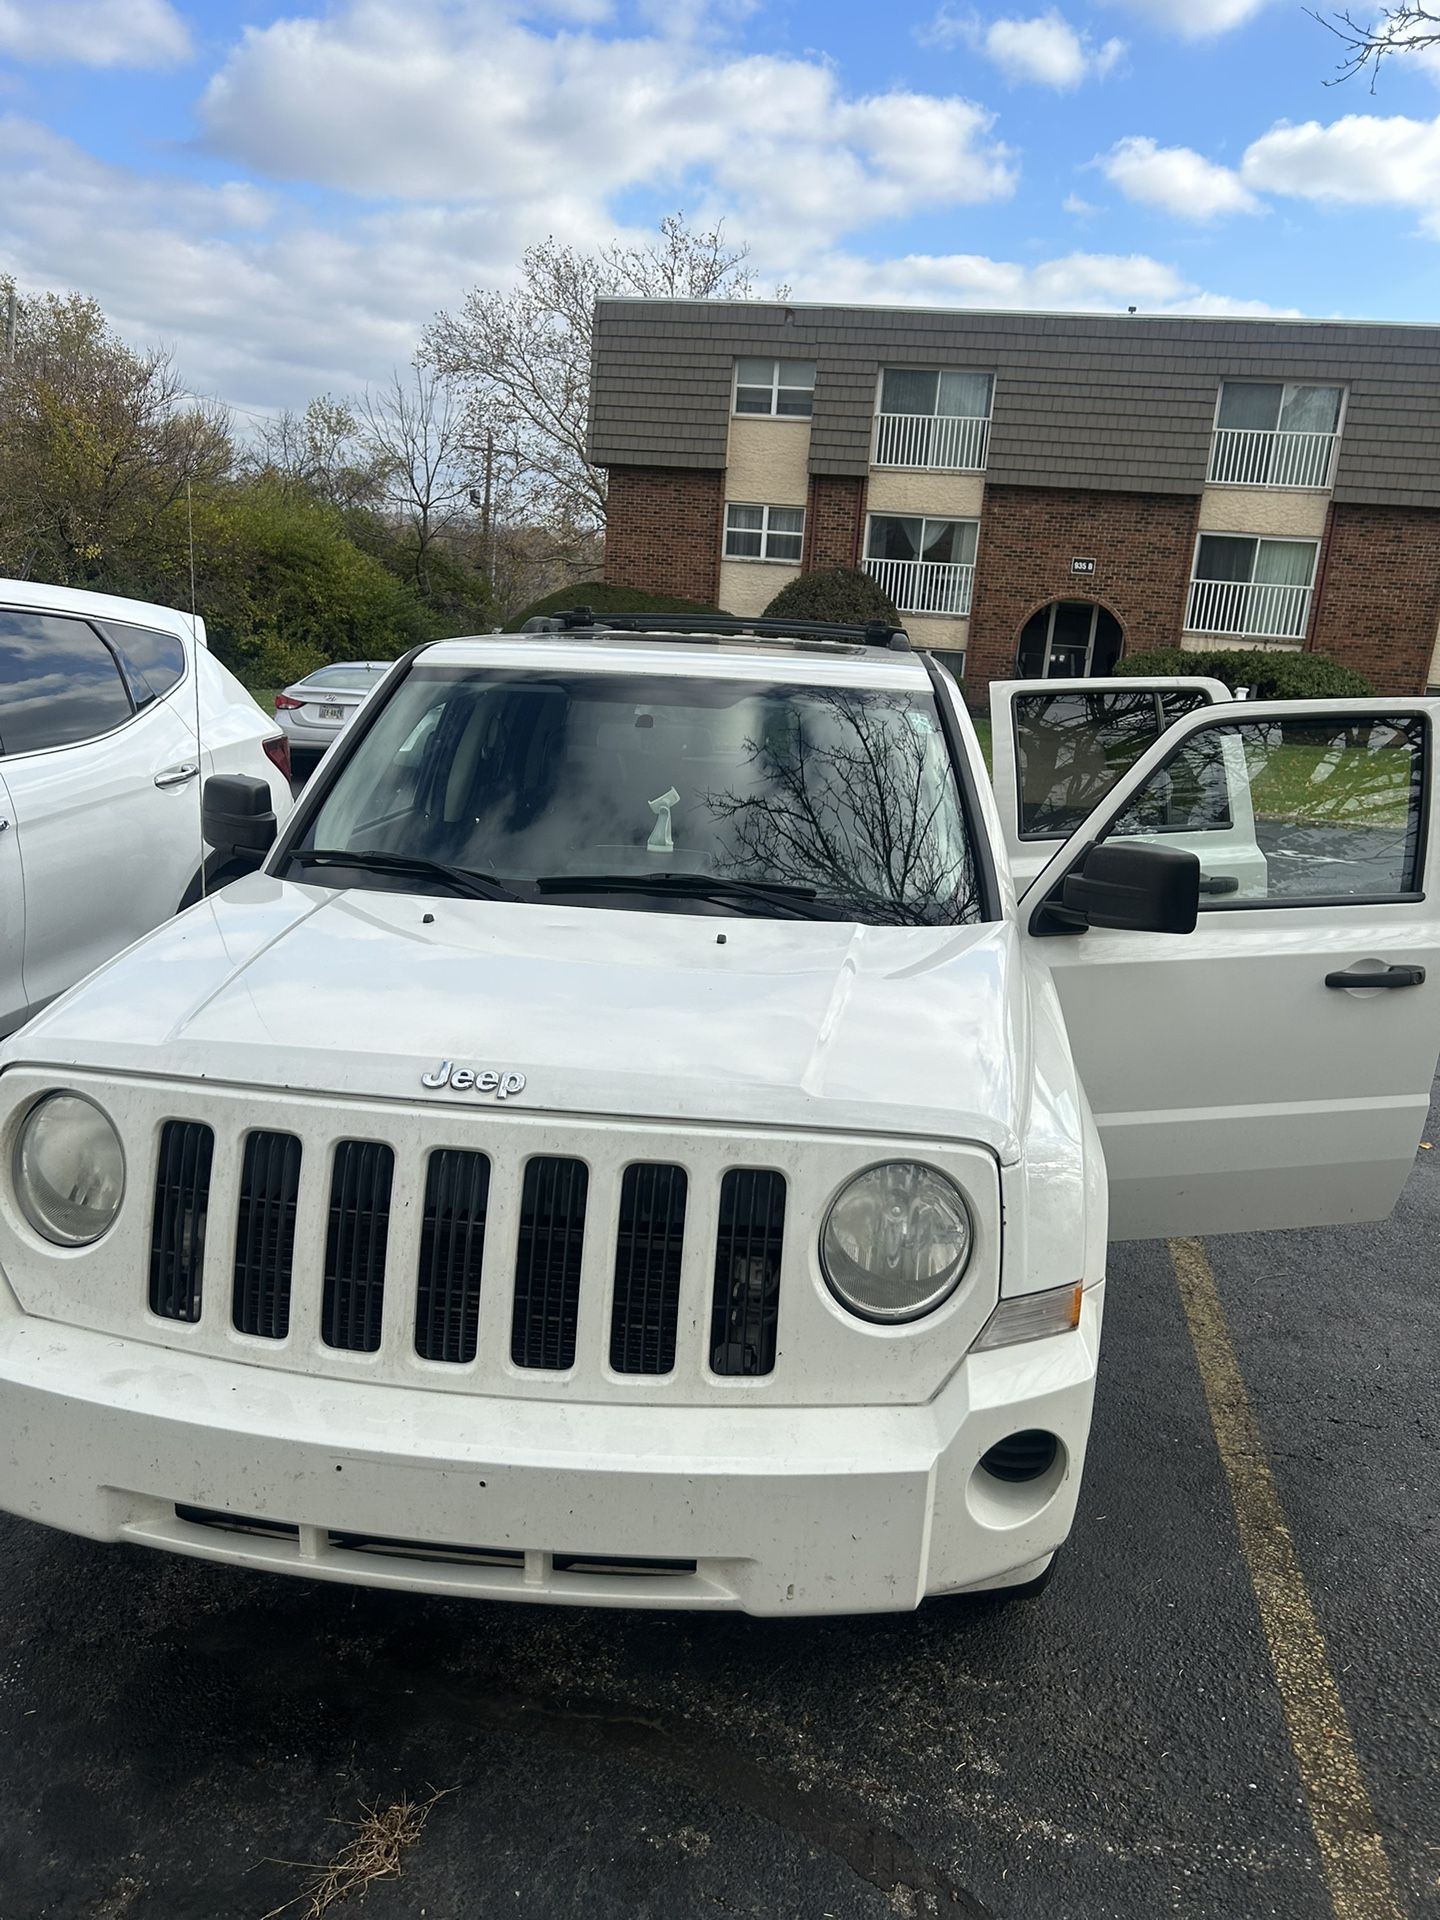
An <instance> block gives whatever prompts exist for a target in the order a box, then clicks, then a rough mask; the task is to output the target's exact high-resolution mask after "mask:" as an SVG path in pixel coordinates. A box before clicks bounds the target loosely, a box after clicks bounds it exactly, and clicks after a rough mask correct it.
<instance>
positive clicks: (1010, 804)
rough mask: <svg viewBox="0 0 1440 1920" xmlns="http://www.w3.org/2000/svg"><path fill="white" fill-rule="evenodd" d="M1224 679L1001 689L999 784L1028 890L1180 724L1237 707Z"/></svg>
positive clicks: (995, 738)
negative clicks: (1217, 708)
mask: <svg viewBox="0 0 1440 1920" xmlns="http://www.w3.org/2000/svg"><path fill="white" fill-rule="evenodd" d="M1229 698H1230V690H1229V688H1228V687H1226V686H1225V684H1224V682H1223V681H1220V680H1207V679H1202V678H1201V677H1200V676H1199V675H1196V676H1194V677H1193V678H1190V679H1173V680H1140V679H1133V680H1132V679H1114V680H995V681H992V682H991V685H990V756H991V781H992V784H993V786H994V788H995V801H996V804H997V805H998V807H999V809H1000V819H1001V823H1002V825H1003V827H1004V831H1005V847H1006V851H1007V852H1008V853H1009V855H1010V871H1011V873H1013V874H1014V876H1015V885H1016V886H1017V887H1018V888H1020V889H1022V890H1023V889H1024V888H1025V887H1026V886H1027V885H1028V884H1029V882H1030V881H1031V880H1033V879H1034V878H1035V875H1036V874H1037V873H1039V871H1040V869H1041V868H1042V867H1043V866H1045V865H1046V864H1047V862H1048V861H1049V859H1050V857H1051V855H1052V854H1053V853H1054V852H1055V851H1056V849H1057V848H1058V847H1060V846H1061V845H1062V843H1063V842H1064V841H1065V840H1066V839H1067V838H1068V837H1069V835H1070V834H1072V833H1073V832H1074V831H1075V829H1076V827H1078V826H1079V825H1080V822H1081V821H1082V820H1083V819H1084V818H1085V816H1086V815H1087V814H1088V813H1089V812H1090V811H1091V809H1092V808H1094V807H1097V806H1099V804H1100V802H1101V801H1102V800H1103V799H1104V798H1105V796H1106V794H1107V793H1109V791H1110V790H1111V788H1112V787H1113V786H1114V784H1115V782H1116V781H1117V780H1118V779H1119V778H1120V776H1121V774H1123V773H1126V772H1128V771H1129V769H1130V768H1131V767H1133V766H1134V764H1135V762H1136V761H1137V760H1138V759H1139V758H1140V755H1141V754H1142V753H1144V751H1145V749H1146V748H1147V747H1149V746H1151V745H1153V743H1154V742H1155V741H1156V740H1157V739H1158V738H1159V736H1160V735H1161V734H1162V733H1163V732H1164V730H1165V729H1166V727H1168V726H1169V725H1170V724H1171V722H1172V721H1175V720H1178V719H1179V718H1180V716H1181V715H1182V714H1186V713H1190V712H1191V711H1193V709H1194V708H1196V707H1201V706H1206V705H1208V704H1211V703H1213V702H1216V701H1228V700H1229Z"/></svg>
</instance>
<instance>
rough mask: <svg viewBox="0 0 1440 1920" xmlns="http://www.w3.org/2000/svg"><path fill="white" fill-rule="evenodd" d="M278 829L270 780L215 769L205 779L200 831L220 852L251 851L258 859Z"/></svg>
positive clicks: (273, 842) (273, 839)
mask: <svg viewBox="0 0 1440 1920" xmlns="http://www.w3.org/2000/svg"><path fill="white" fill-rule="evenodd" d="M278 830H279V829H278V827H277V825H276V821H275V803H274V801H273V800H272V798H271V795H270V787H269V784H268V782H266V781H264V780H258V779H256V778H254V776H253V775H251V774H247V773H215V774H212V775H211V776H210V778H209V779H208V780H207V781H206V782H205V792H204V795H203V797H202V799H201V803H200V831H201V832H202V833H203V835H204V836H205V843H206V845H207V846H211V847H214V849H215V851H216V852H217V853H239V854H251V855H253V857H254V858H255V860H256V862H257V863H258V862H259V861H260V860H261V859H262V858H263V857H264V855H265V854H267V853H268V852H269V850H270V848H271V847H272V846H273V845H274V844H275V835H276V833H277V832H278Z"/></svg>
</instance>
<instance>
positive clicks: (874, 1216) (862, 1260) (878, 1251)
mask: <svg viewBox="0 0 1440 1920" xmlns="http://www.w3.org/2000/svg"><path fill="white" fill-rule="evenodd" d="M970 1245H971V1233H970V1213H969V1209H968V1208H967V1207H966V1205H965V1202H964V1201H963V1200H962V1199H961V1197H960V1194H959V1192H958V1191H957V1189H956V1188H955V1187H953V1186H952V1185H951V1183H950V1182H949V1181H948V1180H947V1179H946V1178H945V1176H944V1174H941V1173H936V1171H935V1170H934V1168H933V1167H922V1166H920V1165H919V1164H918V1162H916V1161H914V1160H892V1161H889V1162H888V1163H887V1164H886V1165H885V1166H883V1167H871V1168H870V1170H869V1172H868V1173H862V1174H859V1175H858V1176H857V1177H856V1178H855V1179H854V1180H852V1181H851V1182H850V1184H849V1185H848V1186H847V1187H845V1188H843V1189H842V1191H841V1192H840V1194H839V1195H838V1197H837V1198H836V1200H835V1203H834V1205H833V1206H832V1207H831V1209H830V1212H829V1214H828V1215H827V1216H826V1220H825V1228H824V1231H823V1232H822V1233H821V1235H820V1264H821V1266H822V1267H823V1268H824V1270H825V1278H826V1279H827V1280H828V1281H829V1283H830V1290H831V1292H832V1293H833V1294H834V1295H835V1297H836V1299H838V1300H839V1301H840V1303H841V1305H842V1306H846V1307H848V1308H849V1309H850V1311H851V1312H852V1313H858V1314H859V1315H860V1316H861V1318H862V1319H865V1320H885V1321H895V1320H916V1319H918V1318H919V1317H920V1315H921V1314H923V1313H930V1312H932V1311H933V1310H934V1309H935V1308H936V1307H938V1306H939V1305H940V1303H941V1301H942V1300H947V1299H948V1298H949V1297H950V1295H951V1294H952V1293H953V1292H954V1291H955V1289H956V1287H957V1286H959V1284H960V1276H961V1275H962V1274H963V1273H964V1271H965V1265H966V1262H967V1261H968V1260H969V1258H970Z"/></svg>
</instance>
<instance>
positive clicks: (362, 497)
mask: <svg viewBox="0 0 1440 1920" xmlns="http://www.w3.org/2000/svg"><path fill="white" fill-rule="evenodd" d="M360 424H361V423H360V421H359V419H358V418H357V417H356V414H355V410H354V408H353V407H352V406H351V405H350V404H349V402H348V401H345V400H336V399H334V398H333V397H332V396H331V395H330V394H328V393H322V394H320V395H318V396H317V397H316V398H315V399H314V400H312V401H311V402H310V403H309V405H308V406H307V407H306V408H305V411H304V412H303V413H294V412H292V411H291V410H290V408H289V407H286V408H285V409H284V411H283V412H281V413H277V414H276V415H274V416H273V418H271V419H269V420H266V421H263V422H262V423H261V425H260V428H259V430H258V433H257V449H256V453H255V456H254V457H253V459H252V461H251V463H250V464H251V468H252V471H254V472H256V473H263V474H269V475H271V476H272V477H273V478H275V479H276V480H278V481H279V482H280V483H281V485H282V486H285V487H288V488H290V489H292V490H293V491H295V492H298V493H303V494H306V495H308V496H309V497H310V498H311V499H313V500H322V501H324V502H325V504H326V505H327V506H331V507H339V508H341V509H348V508H353V507H369V506H374V505H375V504H376V502H377V500H378V499H379V498H380V496H381V494H382V492H383V490H384V485H385V477H386V476H385V470H384V463H383V462H380V461H377V460H376V458H375V456H374V453H373V451H372V449H371V448H369V447H368V446H367V445H366V444H365V443H364V440H363V438H362V435H361V431H360Z"/></svg>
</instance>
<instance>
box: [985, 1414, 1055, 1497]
mask: <svg viewBox="0 0 1440 1920" xmlns="http://www.w3.org/2000/svg"><path fill="white" fill-rule="evenodd" d="M1059 1452H1060V1442H1059V1441H1058V1440H1057V1439H1056V1437H1055V1435H1054V1434H1053V1433H1046V1432H1045V1431H1044V1430H1043V1429H1042V1428H1039V1427H1027V1428H1026V1429H1025V1431H1024V1432H1023V1433H1012V1434H1009V1435H1007V1436H1006V1438H1005V1439H1004V1440H997V1441H996V1442H995V1445H994V1446H993V1447H991V1448H990V1449H989V1450H988V1451H987V1452H985V1453H982V1454H981V1456H980V1465H981V1466H982V1467H983V1468H984V1469H985V1471H986V1473H988V1474H989V1475H990V1476H991V1478H992V1479H995V1480H1003V1481H1005V1482H1006V1483H1007V1484H1008V1485H1011V1486H1016V1485H1020V1484H1022V1483H1023V1482H1024V1481H1027V1480H1039V1479H1041V1478H1043V1476H1044V1475H1045V1474H1047V1473H1048V1472H1049V1471H1050V1469H1051V1468H1052V1467H1053V1466H1054V1464H1055V1461H1056V1457H1057V1456H1058V1454H1059Z"/></svg>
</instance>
